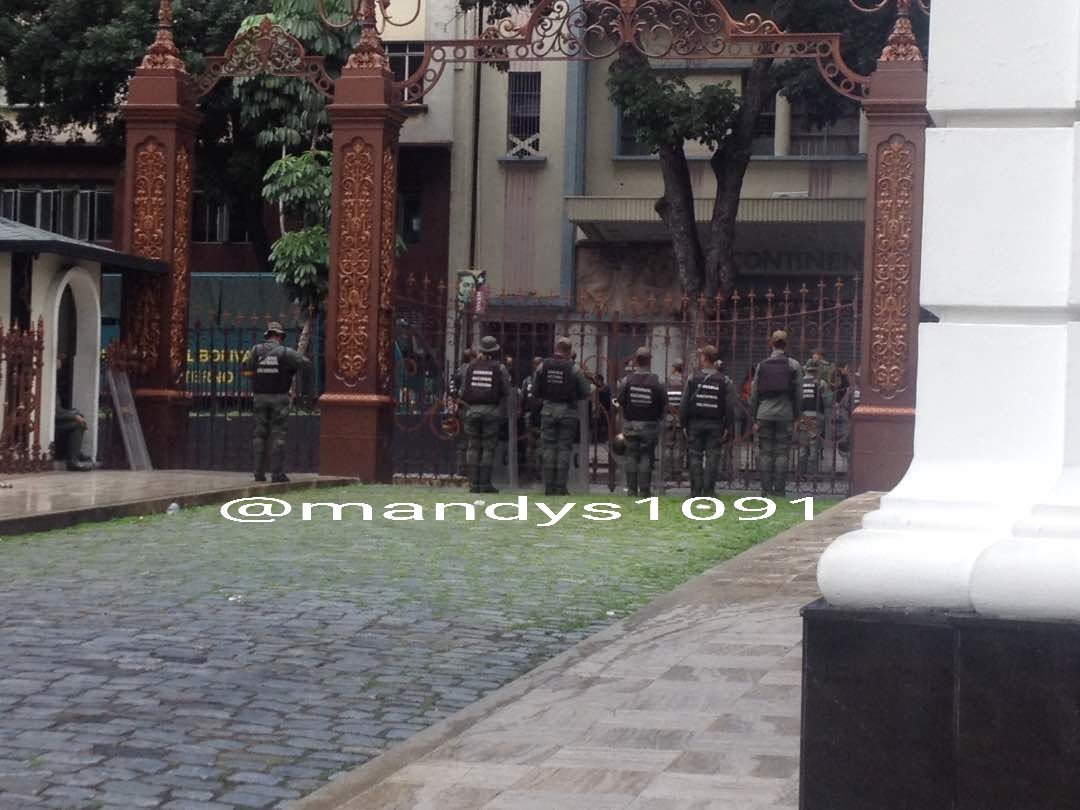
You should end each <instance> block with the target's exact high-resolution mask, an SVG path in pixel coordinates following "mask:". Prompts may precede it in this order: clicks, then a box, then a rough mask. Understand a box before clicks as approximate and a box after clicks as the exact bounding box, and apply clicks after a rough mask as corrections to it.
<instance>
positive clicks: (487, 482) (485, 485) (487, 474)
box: [480, 466, 499, 493]
mask: <svg viewBox="0 0 1080 810" xmlns="http://www.w3.org/2000/svg"><path fill="white" fill-rule="evenodd" d="M480 486H481V487H482V489H481V490H480V491H481V492H492V493H497V492H498V491H499V490H497V489H495V487H494V486H493V485H492V483H491V467H490V466H487V467H481V468H480Z"/></svg>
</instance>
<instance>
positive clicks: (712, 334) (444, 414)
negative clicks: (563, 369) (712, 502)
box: [395, 279, 861, 494]
mask: <svg viewBox="0 0 1080 810" xmlns="http://www.w3.org/2000/svg"><path fill="white" fill-rule="evenodd" d="M859 293H860V291H859V284H858V279H855V280H846V281H845V280H842V279H837V280H835V281H832V282H826V281H825V280H823V279H822V280H819V281H818V282H816V283H815V284H813V285H812V286H807V285H805V284H804V285H802V286H800V287H799V288H798V289H792V288H791V287H790V286H786V287H785V288H784V289H782V290H780V291H779V292H777V291H774V290H771V289H763V290H762V289H746V290H740V291H735V292H733V293H732V294H731V295H730V296H726V297H718V298H715V299H705V298H699V299H696V300H690V299H687V298H683V299H673V298H667V299H659V298H646V299H641V300H635V299H633V298H631V299H629V300H628V302H627V305H626V306H624V307H623V308H622V309H621V310H613V309H611V308H609V307H608V306H607V304H606V302H604V301H602V300H597V299H594V298H590V297H587V296H583V297H582V299H581V300H579V302H578V307H577V309H576V310H574V311H567V309H566V308H565V307H559V306H558V305H557V303H556V302H555V301H553V300H548V299H543V298H538V297H536V296H533V295H500V296H498V297H496V298H495V299H494V301H493V302H492V303H491V304H489V305H488V306H487V307H486V311H483V312H479V313H478V312H476V308H475V302H473V303H472V304H470V305H469V306H465V307H463V308H459V309H458V311H457V312H456V313H452V314H451V316H450V318H448V319H444V320H443V321H441V322H440V323H444V324H446V329H445V330H443V331H442V332H441V333H440V331H439V329H435V330H434V332H433V335H434V339H436V340H437V337H438V336H439V335H440V334H441V335H442V336H443V337H445V336H446V335H447V334H448V333H449V334H450V335H452V339H451V340H449V341H447V344H448V345H451V346H454V347H455V348H456V351H455V357H454V358H453V360H454V362H447V363H445V364H444V365H443V366H442V367H437V366H436V365H432V366H429V367H428V368H429V373H425V374H423V375H417V379H420V377H422V378H423V384H422V385H420V384H419V383H417V384H415V385H414V386H413V389H412V392H410V393H408V394H407V395H406V396H405V397H404V398H402V397H399V401H398V414H397V420H396V422H397V429H398V436H397V437H396V438H395V470H396V471H397V473H398V474H399V476H403V477H406V478H409V479H411V480H420V481H427V482H429V483H439V482H448V481H453V480H455V477H456V474H457V473H459V472H460V471H461V460H462V459H461V455H460V452H461V447H460V438H459V435H458V424H457V420H456V418H455V415H454V412H453V405H452V403H449V402H448V400H447V397H446V391H447V388H448V380H449V376H450V375H451V374H452V373H453V371H454V368H455V366H456V365H457V364H459V363H460V359H461V349H462V348H463V347H464V346H468V345H472V344H474V343H475V341H476V338H477V337H478V336H479V335H480V334H490V335H493V336H494V337H496V338H497V339H498V341H499V344H500V347H501V353H502V355H503V360H504V362H506V364H507V366H508V367H509V369H510V373H511V378H512V381H513V382H514V384H515V386H520V385H521V383H522V382H523V381H524V379H525V377H526V376H527V375H528V374H530V373H531V369H532V361H533V358H534V357H545V356H547V355H549V354H550V353H551V348H552V344H553V342H554V338H555V336H556V335H567V336H568V337H569V338H570V339H571V341H572V342H573V344H574V349H575V355H576V358H577V361H578V363H579V364H580V365H581V367H582V369H583V371H584V372H585V374H586V376H587V377H588V378H589V379H590V380H591V381H592V383H593V392H592V395H591V397H590V402H589V415H588V420H589V430H588V433H589V436H590V442H589V446H588V447H587V448H586V452H585V453H579V454H578V457H577V460H576V464H586V465H588V475H589V479H590V481H591V482H592V483H594V484H600V485H607V486H608V487H610V488H611V489H615V488H616V487H617V486H619V465H618V459H617V458H616V457H615V456H613V455H612V454H611V453H610V451H609V447H610V440H611V438H612V437H613V436H614V435H615V433H616V432H617V430H618V425H617V424H616V419H615V415H614V411H613V409H612V405H611V399H612V396H613V394H614V389H615V387H616V385H617V381H618V379H620V378H621V377H622V376H623V373H624V372H625V370H626V367H627V363H628V362H629V360H630V359H631V358H632V357H633V355H634V351H635V350H636V349H637V348H638V347H639V346H642V345H648V346H650V348H651V349H652V353H653V370H654V371H656V372H657V373H658V374H660V375H661V377H665V376H672V369H673V366H674V365H675V364H676V361H681V362H682V365H683V368H684V371H685V372H686V373H687V374H689V373H692V372H693V371H694V370H695V368H696V366H695V356H696V354H697V350H698V348H700V347H701V346H703V345H705V344H710V343H711V344H713V345H715V346H717V347H718V348H719V349H720V351H721V358H722V360H723V361H724V366H725V373H726V374H728V376H729V377H730V378H731V379H732V381H733V385H734V389H735V424H734V426H733V430H732V435H731V436H730V439H729V441H728V443H727V444H726V445H725V458H724V465H723V472H722V480H721V481H720V484H721V485H722V486H724V487H727V488H732V489H746V490H752V489H754V488H755V487H756V485H757V484H756V481H757V468H756V450H755V447H754V443H753V437H752V425H751V424H750V420H749V414H748V411H749V403H748V400H749V382H750V379H751V376H752V373H753V369H754V367H755V366H756V364H757V363H758V362H759V361H761V360H762V359H764V358H765V357H766V356H767V353H768V348H767V347H768V338H769V336H770V335H771V334H772V332H773V331H775V330H776V329H785V330H786V331H787V332H788V335H789V340H788V350H789V354H791V356H793V357H795V358H797V359H799V360H800V361H803V360H806V359H808V358H809V357H810V355H811V353H812V352H814V351H815V350H820V351H821V353H822V354H823V355H824V356H825V358H826V360H827V362H828V363H829V364H830V367H831V368H832V369H835V372H834V373H830V375H829V376H830V379H829V382H830V387H831V392H832V394H833V397H832V398H831V399H832V401H831V402H830V403H829V406H828V408H827V409H826V413H825V415H824V418H823V419H821V420H819V423H818V428H819V430H818V436H817V438H816V439H815V438H812V437H813V435H814V434H813V431H811V430H809V429H803V430H800V431H799V433H798V440H797V441H796V443H795V445H794V446H793V448H792V451H791V470H792V475H793V479H792V480H793V484H794V487H795V489H797V490H798V491H800V492H821V493H836V494H844V493H846V492H847V491H848V486H849V485H848V478H847V471H848V459H849V457H850V451H851V442H850V435H849V434H850V410H851V402H852V399H853V396H854V392H855V390H856V389H857V383H858V380H857V374H856V369H858V355H859V335H860V325H861V315H860V311H859V306H860V299H859ZM407 309H408V308H403V309H402V312H405V311H407ZM422 311H423V307H421V306H419V305H417V307H416V308H415V313H414V314H413V315H411V316H408V317H409V318H411V320H410V323H413V324H429V323H432V322H433V321H432V319H430V318H425V317H423V315H422ZM421 331H422V329H421ZM406 362H408V360H407V359H406ZM418 367H422V364H421V366H418ZM845 367H846V370H844V369H845ZM406 387H408V386H406ZM673 422H674V420H673V419H670V418H669V419H668V420H667V428H666V429H665V435H664V441H662V443H661V444H662V447H661V450H660V457H661V463H662V465H663V467H662V469H663V473H664V474H663V476H662V477H663V481H662V482H658V483H660V484H661V485H662V486H667V487H678V486H684V485H686V484H687V475H686V457H685V442H684V441H682V440H681V439H680V438H679V427H678V425H677V423H673ZM516 427H517V430H516V434H517V443H516V447H515V448H514V452H515V455H516V462H517V468H518V472H519V477H520V480H522V481H523V482H528V481H529V480H531V479H533V478H535V477H536V476H537V473H538V466H539V465H538V463H537V458H536V447H537V445H538V443H539V442H538V437H537V432H538V425H537V424H535V423H534V421H533V420H527V419H526V418H525V417H524V416H523V415H521V414H518V416H517V425H516ZM804 428H806V426H805V425H804ZM502 439H503V441H504V444H503V445H502V451H501V459H500V461H501V464H502V465H503V466H504V467H509V465H510V461H511V458H510V453H511V450H510V448H508V447H507V444H506V442H507V441H508V439H509V430H508V429H504V432H503V436H502Z"/></svg>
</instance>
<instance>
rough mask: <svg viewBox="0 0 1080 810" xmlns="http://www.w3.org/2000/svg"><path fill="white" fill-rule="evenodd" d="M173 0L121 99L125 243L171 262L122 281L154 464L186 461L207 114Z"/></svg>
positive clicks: (164, 0) (130, 353)
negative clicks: (200, 142)
mask: <svg viewBox="0 0 1080 810" xmlns="http://www.w3.org/2000/svg"><path fill="white" fill-rule="evenodd" d="M171 29H172V4H171V0H161V6H160V8H159V10H158V32H157V37H156V38H155V40H154V42H153V44H152V45H151V46H150V47H149V49H148V50H147V53H146V56H145V57H144V58H143V61H142V65H141V66H140V67H139V68H137V69H136V71H135V75H134V77H133V78H132V80H131V84H130V87H129V91H128V99H127V102H126V103H125V104H123V105H122V107H121V113H122V115H123V117H124V123H125V127H126V150H127V151H126V156H125V161H126V162H125V173H124V220H123V231H122V233H123V248H124V249H125V250H126V251H128V252H130V253H134V254H137V255H139V256H147V257H149V258H153V259H161V260H164V261H166V262H169V273H168V275H167V276H165V277H158V278H153V279H149V278H145V277H143V278H139V279H126V280H125V285H124V313H123V333H122V336H121V338H122V342H123V345H124V347H125V349H126V354H127V358H126V359H127V361H128V363H129V364H130V366H131V368H132V370H133V372H134V374H135V378H136V379H135V383H136V386H135V402H136V406H137V408H138V411H139V417H140V421H141V422H142V429H143V432H144V434H145V436H146V443H147V447H148V449H149V451H150V457H151V460H152V462H153V464H154V466H155V467H158V468H168V467H176V466H179V465H180V464H181V463H182V458H183V448H184V436H185V433H186V428H187V409H188V405H189V402H190V395H189V394H188V393H187V392H186V391H185V386H184V383H185V380H184V371H185V365H186V362H187V320H188V298H189V282H190V273H191V267H190V254H191V248H190V241H191V205H192V177H193V175H194V171H195V132H196V129H197V128H198V125H199V121H200V119H201V116H200V115H199V113H198V111H197V109H196V107H195V102H194V99H193V97H192V94H191V93H190V92H189V81H190V77H189V76H188V73H187V71H186V69H185V67H184V62H183V60H182V59H181V58H180V53H179V51H178V50H177V48H176V45H175V43H174V42H173V38H172V30H171Z"/></svg>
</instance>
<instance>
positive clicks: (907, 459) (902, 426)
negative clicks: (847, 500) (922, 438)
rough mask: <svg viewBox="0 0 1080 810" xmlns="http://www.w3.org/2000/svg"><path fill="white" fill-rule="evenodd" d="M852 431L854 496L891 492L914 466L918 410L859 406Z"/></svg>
mask: <svg viewBox="0 0 1080 810" xmlns="http://www.w3.org/2000/svg"><path fill="white" fill-rule="evenodd" d="M851 429H852V438H851V494H852V495H859V494H861V493H863V492H888V491H889V490H890V489H892V488H893V487H895V486H896V485H897V484H898V483H900V479H901V478H903V477H904V473H906V472H907V469H908V467H909V466H910V465H911V458H912V456H913V455H914V452H915V409H914V408H899V407H892V406H880V405H860V406H859V407H858V408H856V409H855V413H854V414H853V415H852V423H851Z"/></svg>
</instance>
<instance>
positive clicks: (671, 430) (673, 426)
mask: <svg viewBox="0 0 1080 810" xmlns="http://www.w3.org/2000/svg"><path fill="white" fill-rule="evenodd" d="M686 447H687V445H686V433H685V432H684V431H683V425H682V421H681V420H680V419H679V417H678V415H676V414H673V413H667V414H664V475H665V477H667V478H675V479H681V478H682V473H683V464H684V460H685V458H686Z"/></svg>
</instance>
